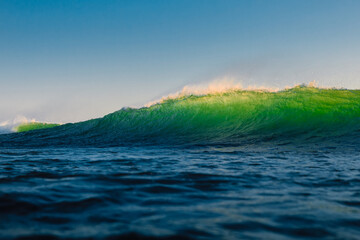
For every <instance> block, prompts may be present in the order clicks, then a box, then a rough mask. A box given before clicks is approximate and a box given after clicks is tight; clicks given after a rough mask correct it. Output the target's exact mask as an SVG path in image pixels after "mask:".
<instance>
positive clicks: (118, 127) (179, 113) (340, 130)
mask: <svg viewBox="0 0 360 240" xmlns="http://www.w3.org/2000/svg"><path fill="white" fill-rule="evenodd" d="M359 132H360V90H347V89H321V88H316V87H309V86H297V87H294V88H291V89H286V90H281V91H273V92H271V91H265V90H261V91H260V90H239V89H227V90H226V91H224V92H219V93H211V94H202V95H193V94H188V95H178V96H176V97H169V98H166V99H163V100H162V101H160V102H159V103H156V104H153V105H151V106H148V107H143V108H140V109H133V108H124V109H121V110H119V111H117V112H114V113H111V114H108V115H106V116H104V117H103V118H98V119H92V120H88V121H85V122H80V123H75V124H64V125H61V126H57V127H54V128H51V129H42V130H35V131H31V132H25V133H17V134H10V135H6V137H4V136H2V137H0V144H1V145H2V146H9V145H12V144H17V145H24V146H27V145H68V144H71V145H81V146H83V145H89V146H93V145H97V146H120V145H128V144H165V145H208V144H216V145H249V144H258V143H268V144H275V143H276V144H296V143H305V142H308V143H314V142H317V143H323V144H325V143H329V142H341V141H345V139H346V140H347V141H349V142H353V141H355V139H359V138H358V136H359V135H360V134H359ZM356 141H359V140H356Z"/></svg>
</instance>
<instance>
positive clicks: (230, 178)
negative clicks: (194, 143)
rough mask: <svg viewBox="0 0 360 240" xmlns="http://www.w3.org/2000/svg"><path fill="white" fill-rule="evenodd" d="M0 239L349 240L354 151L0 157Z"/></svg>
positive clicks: (1, 152) (354, 205)
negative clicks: (315, 239) (298, 239)
mask: <svg viewBox="0 0 360 240" xmlns="http://www.w3.org/2000/svg"><path fill="white" fill-rule="evenodd" d="M0 161H1V164H0V237H1V238H2V239H16V238H25V239H28V238H30V239H31V238H34V239H38V238H40V237H43V238H44V239H51V238H54V239H56V238H60V239H62V238H71V239H73V238H79V239H85V238H86V239H89V238H90V239H107V238H108V239H118V238H119V239H158V238H159V239H293V238H321V239H359V236H360V170H359V169H360V157H359V156H358V154H357V151H330V150H326V149H325V150H324V149H323V150H316V149H312V150H307V151H305V150H301V151H296V150H291V151H290V150H289V151H281V150H278V149H270V150H267V151H260V150H259V151H257V150H251V151H250V150H244V149H236V148H229V147H228V148H216V147H193V148H190V149H171V148H160V147H157V148H155V147H146V148H144V147H142V148H140V147H116V148H69V147H68V148H39V149H0Z"/></svg>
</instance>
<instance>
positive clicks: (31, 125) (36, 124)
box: [14, 122, 60, 132]
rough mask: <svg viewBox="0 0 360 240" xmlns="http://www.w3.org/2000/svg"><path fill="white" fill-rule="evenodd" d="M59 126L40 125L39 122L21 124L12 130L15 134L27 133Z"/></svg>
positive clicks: (51, 124) (54, 124) (52, 124)
mask: <svg viewBox="0 0 360 240" xmlns="http://www.w3.org/2000/svg"><path fill="white" fill-rule="evenodd" d="M59 125H60V124H56V123H40V122H31V123H22V124H20V125H18V126H16V127H15V128H14V130H15V132H27V131H32V130H38V129H45V128H53V127H56V126H59Z"/></svg>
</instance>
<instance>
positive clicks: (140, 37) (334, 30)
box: [0, 0, 360, 122]
mask: <svg viewBox="0 0 360 240" xmlns="http://www.w3.org/2000/svg"><path fill="white" fill-rule="evenodd" d="M359 13H360V1H357V0H354V1H347V0H344V1H337V0H336V1H331V0H323V1H321V0H317V1H310V0H309V1H306V0H299V1H291V0H284V1H278V0H272V1H268V0H263V1H257V0H248V1H241V0H236V1H231V0H225V1H224V0H219V1H216V0H204V1H200V0H178V1H175V0H164V1H157V0H151V1H149V0H145V1H136V0H129V1H120V0H118V1H111V0H107V1H101V0H98V1H94V0H82V1H76V0H59V1H58V0H51V1H49V0H41V1H40V0H31V1H28V0H23V1H16V0H11V1H10V0H9V1H8V0H2V1H0V83H1V87H0V122H1V121H5V120H8V119H13V118H15V117H16V116H18V115H23V116H26V117H28V118H36V119H38V120H42V121H54V122H59V121H60V122H72V121H79V120H86V119H89V118H93V117H100V116H102V115H104V114H107V113H110V112H113V111H115V110H118V109H120V108H121V107H124V106H141V105H142V104H145V103H146V102H148V101H150V100H154V99H156V98H159V97H161V96H163V95H166V94H167V93H170V92H174V91H176V90H179V89H180V88H181V87H182V86H183V85H186V84H191V83H196V82H202V81H207V80H212V79H214V78H219V77H220V78H221V77H222V76H232V77H235V78H237V79H238V80H239V81H240V82H242V83H243V84H244V85H248V84H250V85H267V86H272V87H282V86H286V85H287V86H291V85H294V84H297V83H307V82H310V81H312V80H316V81H318V82H319V83H320V85H324V86H336V87H339V86H341V87H346V88H360V14H359Z"/></svg>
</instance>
